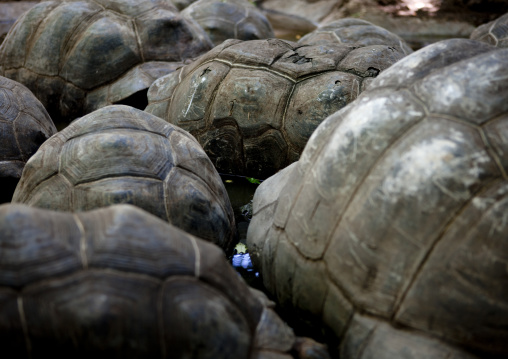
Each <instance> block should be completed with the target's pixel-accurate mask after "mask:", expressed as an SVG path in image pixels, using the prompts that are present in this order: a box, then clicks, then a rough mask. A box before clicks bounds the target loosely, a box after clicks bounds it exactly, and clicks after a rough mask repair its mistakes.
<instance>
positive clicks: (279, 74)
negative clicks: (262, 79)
mask: <svg viewBox="0 0 508 359" xmlns="http://www.w3.org/2000/svg"><path fill="white" fill-rule="evenodd" d="M212 61H218V62H222V63H224V64H226V65H229V66H230V67H236V68H241V69H250V70H262V71H268V72H271V73H273V74H275V75H277V76H280V77H283V78H285V79H287V80H289V81H291V82H292V83H295V82H297V81H296V80H295V79H294V78H292V77H290V76H288V75H286V74H284V73H282V72H279V71H277V70H274V69H271V68H269V67H267V66H254V65H245V64H239V63H236V62H235V63H233V62H230V61H227V60H224V59H219V58H215V59H214V60H212Z"/></svg>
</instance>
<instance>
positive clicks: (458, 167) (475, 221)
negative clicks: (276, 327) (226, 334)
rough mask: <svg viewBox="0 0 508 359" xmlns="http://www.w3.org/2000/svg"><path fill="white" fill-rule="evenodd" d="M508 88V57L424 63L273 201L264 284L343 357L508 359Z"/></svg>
mask: <svg viewBox="0 0 508 359" xmlns="http://www.w3.org/2000/svg"><path fill="white" fill-rule="evenodd" d="M507 78H508V50H506V49H497V48H495V47H493V46H490V45H488V44H484V43H479V42H477V41H473V40H466V39H454V40H447V41H441V42H438V43H435V44H433V45H429V46H427V47H425V48H422V49H421V50H419V51H417V52H415V53H413V54H411V55H408V56H407V57H405V58H404V59H402V60H400V61H399V62H398V63H397V64H395V65H393V66H392V67H391V68H389V69H387V70H386V71H385V72H383V73H382V74H380V75H379V76H378V77H377V78H376V79H374V80H373V81H372V83H371V85H370V87H369V88H368V90H366V91H364V92H363V93H362V94H361V95H360V96H359V97H358V99H357V100H356V101H355V102H353V103H351V104H349V105H348V106H346V107H344V108H343V109H342V110H341V111H339V112H337V113H335V114H334V115H332V116H330V117H328V118H327V119H326V120H325V121H324V122H322V123H321V125H319V126H318V128H317V129H316V131H315V132H314V133H313V135H312V137H311V138H310V140H309V142H308V143H307V146H306V147H305V150H304V151H303V153H302V156H301V158H300V160H299V161H298V162H297V163H295V164H294V165H292V166H291V167H288V168H287V169H285V170H284V171H281V172H280V173H278V174H276V175H275V176H273V177H270V178H269V179H268V180H266V181H265V182H264V183H262V184H261V185H260V186H259V187H258V189H257V191H256V194H255V196H254V202H253V217H252V221H251V223H250V226H249V231H248V234H247V244H248V246H249V249H250V250H251V257H252V259H253V261H254V263H255V264H256V265H257V266H258V267H259V268H260V271H261V273H262V275H263V279H264V284H265V286H266V287H267V288H268V290H269V291H270V292H271V293H272V294H273V295H274V297H275V298H276V299H277V300H278V301H279V302H280V303H282V305H283V306H286V307H287V308H293V309H295V310H297V311H299V312H300V313H304V314H305V315H306V316H307V317H312V318H314V319H313V320H314V323H315V324H316V325H317V326H321V325H323V324H324V325H325V326H327V327H328V328H329V329H330V330H331V331H332V332H333V333H335V335H336V336H337V337H339V338H341V340H342V342H341V343H342V344H341V349H340V350H341V352H342V356H341V357H344V358H346V359H347V358H394V357H405V355H407V354H408V353H412V354H411V355H412V356H411V357H413V358H422V359H423V358H429V357H436V358H450V357H453V358H480V357H481V358H484V357H502V356H506V355H508V346H507V345H506V343H508V332H507V331H506V330H505V328H506V325H507V324H508V322H507V318H508V311H507V309H506V308H508V303H507V298H508V291H507V290H508V274H507V271H506V266H507V264H508V256H507V253H508V242H507V241H506V237H507V235H508V225H507V223H508V221H506V213H507V212H506V211H507V209H508V180H507V173H508V172H507V169H508V167H507V165H508V163H507V161H506V159H505V157H506V156H505V155H504V153H506V150H507V149H508V140H507V139H508V132H506V131H507V129H508V103H507V101H506V98H507V96H508V83H507V81H506V79H507ZM265 186H267V188H265ZM302 268H308V271H307V272H302ZM305 282H310V285H311V288H312V290H310V291H309V289H308V287H306V286H307V284H305ZM303 284H305V286H304V285H303Z"/></svg>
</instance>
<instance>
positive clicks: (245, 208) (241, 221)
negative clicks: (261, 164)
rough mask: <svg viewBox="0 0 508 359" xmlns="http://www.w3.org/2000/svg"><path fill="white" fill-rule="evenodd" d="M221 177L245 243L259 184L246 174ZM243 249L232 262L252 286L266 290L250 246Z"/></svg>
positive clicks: (233, 257) (234, 255)
mask: <svg viewBox="0 0 508 359" xmlns="http://www.w3.org/2000/svg"><path fill="white" fill-rule="evenodd" d="M221 178H222V182H223V183H224V187H226V191H227V192H228V195H229V200H230V202H231V206H232V207H233V212H234V214H235V222H236V227H237V229H238V236H239V243H241V244H244V245H245V244H246V240H247V229H248V227H249V222H250V219H251V218H252V198H253V197H254V192H255V191H256V188H257V187H258V184H256V183H252V182H250V181H249V180H248V179H247V177H244V176H235V175H226V174H221ZM241 250H242V252H238V251H237V252H235V253H234V254H233V256H232V257H231V258H229V261H230V263H231V264H232V265H233V267H234V268H235V270H236V271H237V272H238V274H239V275H240V276H242V277H243V279H244V280H245V281H246V282H247V283H248V284H249V285H250V286H251V287H254V288H256V289H260V290H262V291H264V287H263V281H262V278H261V275H260V274H259V272H258V271H257V270H256V269H255V268H253V266H252V262H251V261H250V255H249V253H248V248H247V251H244V250H243V249H241Z"/></svg>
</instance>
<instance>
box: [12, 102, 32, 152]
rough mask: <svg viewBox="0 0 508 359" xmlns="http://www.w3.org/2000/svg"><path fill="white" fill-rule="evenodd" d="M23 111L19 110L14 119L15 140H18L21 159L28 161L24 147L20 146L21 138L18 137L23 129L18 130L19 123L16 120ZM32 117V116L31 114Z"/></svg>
mask: <svg viewBox="0 0 508 359" xmlns="http://www.w3.org/2000/svg"><path fill="white" fill-rule="evenodd" d="M21 113H22V112H21V111H19V112H18V114H17V116H16V118H15V119H14V121H12V122H13V123H12V127H13V128H14V133H13V134H14V140H15V141H16V147H17V148H18V151H19V153H20V154H21V159H22V160H23V161H24V162H26V161H28V156H25V154H24V153H23V151H22V150H21V149H22V147H21V146H20V143H19V139H18V134H21V131H18V129H17V124H16V120H17V119H18V118H19V116H20V115H21ZM30 117H32V116H30Z"/></svg>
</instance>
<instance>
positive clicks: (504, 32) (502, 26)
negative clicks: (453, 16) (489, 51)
mask: <svg viewBox="0 0 508 359" xmlns="http://www.w3.org/2000/svg"><path fill="white" fill-rule="evenodd" d="M469 38H470V39H473V40H478V41H483V42H486V43H488V44H491V45H494V46H497V47H508V14H504V15H503V16H500V17H499V18H497V19H495V20H492V21H490V22H488V23H485V24H482V25H480V26H478V27H477V28H476V29H475V30H474V31H473V32H472V33H471V35H470V36H469Z"/></svg>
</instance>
